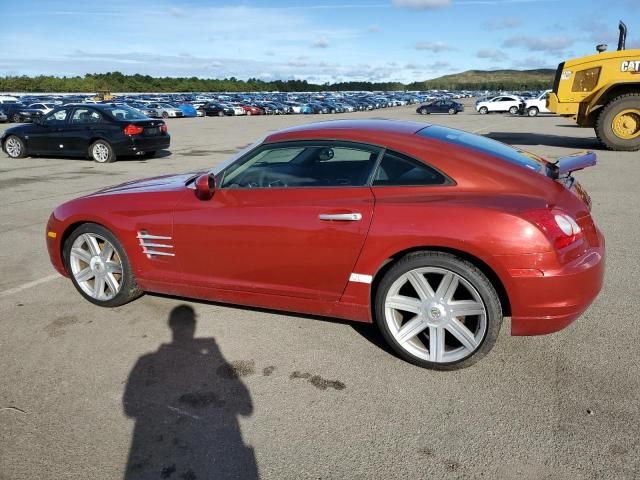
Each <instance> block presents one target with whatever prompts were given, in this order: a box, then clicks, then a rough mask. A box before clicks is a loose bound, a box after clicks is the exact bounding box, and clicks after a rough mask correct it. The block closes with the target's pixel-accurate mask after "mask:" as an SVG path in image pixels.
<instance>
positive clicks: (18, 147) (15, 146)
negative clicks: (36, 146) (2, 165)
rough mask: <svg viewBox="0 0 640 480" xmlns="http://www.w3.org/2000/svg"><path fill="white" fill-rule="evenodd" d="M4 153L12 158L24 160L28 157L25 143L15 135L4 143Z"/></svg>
mask: <svg viewBox="0 0 640 480" xmlns="http://www.w3.org/2000/svg"><path fill="white" fill-rule="evenodd" d="M4 151H5V153H6V154H7V155H9V156H10V157H11V158H24V157H25V156H26V155H27V149H26V147H25V145H24V142H23V141H22V139H21V138H19V137H16V136H15V135H11V136H10V137H9V138H7V139H6V140H5V141H4Z"/></svg>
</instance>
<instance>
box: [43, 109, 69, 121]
mask: <svg viewBox="0 0 640 480" xmlns="http://www.w3.org/2000/svg"><path fill="white" fill-rule="evenodd" d="M67 115H69V109H67V108H63V109H62V110H58V111H57V112H53V113H50V114H49V115H47V116H46V117H45V118H44V123H46V124H47V125H61V124H63V123H64V122H65V120H66V119H67Z"/></svg>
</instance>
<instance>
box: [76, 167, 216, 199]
mask: <svg viewBox="0 0 640 480" xmlns="http://www.w3.org/2000/svg"><path fill="white" fill-rule="evenodd" d="M201 173H205V172H200V171H197V172H188V173H178V174H175V175H163V176H160V177H152V178H145V179H142V180H133V181H131V182H125V183H121V184H119V185H114V186H112V187H107V188H103V189H102V190H98V191H97V192H95V193H92V194H91V195H88V196H89V197H93V196H101V195H118V194H125V193H126V194H130V193H149V192H168V191H177V190H183V189H184V188H186V184H187V182H188V181H189V180H191V179H193V178H194V177H196V176H197V175H199V174H201Z"/></svg>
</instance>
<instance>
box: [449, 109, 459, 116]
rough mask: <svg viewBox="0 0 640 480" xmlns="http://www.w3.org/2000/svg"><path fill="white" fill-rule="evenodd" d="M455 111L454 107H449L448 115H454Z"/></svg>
mask: <svg viewBox="0 0 640 480" xmlns="http://www.w3.org/2000/svg"><path fill="white" fill-rule="evenodd" d="M456 113H457V112H456V109H455V108H450V109H449V115H455V114H456Z"/></svg>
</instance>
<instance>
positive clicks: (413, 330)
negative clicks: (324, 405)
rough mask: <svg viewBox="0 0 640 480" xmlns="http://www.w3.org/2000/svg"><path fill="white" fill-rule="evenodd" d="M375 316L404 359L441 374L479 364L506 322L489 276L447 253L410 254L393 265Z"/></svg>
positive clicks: (378, 295) (381, 286)
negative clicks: (503, 321)
mask: <svg viewBox="0 0 640 480" xmlns="http://www.w3.org/2000/svg"><path fill="white" fill-rule="evenodd" d="M374 313H375V321H376V323H377V325H378V327H379V329H380V331H381V332H382V335H383V336H384V338H385V339H386V341H387V342H388V343H389V345H390V346H391V348H393V350H395V352H396V353H397V354H398V355H399V356H400V357H401V358H403V359H405V360H407V361H409V362H411V363H413V364H415V365H418V366H421V367H425V368H431V369H436V370H453V369H458V368H464V367H468V366H469V365H472V364H474V363H475V362H477V361H478V360H479V359H480V358H482V357H483V356H484V355H486V354H487V353H488V352H489V351H490V350H491V348H492V347H493V345H494V343H495V341H496V339H497V337H498V333H499V331H500V326H501V324H502V309H501V306H500V300H499V298H498V295H497V293H496V291H495V289H494V287H493V285H492V284H491V282H490V281H489V280H488V279H487V277H486V276H485V275H484V274H483V273H482V271H480V270H479V269H478V268H477V267H476V266H475V265H473V264H472V263H470V262H468V261H466V260H463V259H461V258H458V257H456V256H454V255H451V254H448V253H442V252H416V253H411V254H409V255H407V256H405V257H404V258H402V259H401V260H399V261H398V262H397V263H396V264H395V265H393V266H392V267H391V268H390V269H389V270H388V271H387V272H386V273H385V275H384V277H383V278H382V280H381V282H380V284H379V285H378V287H377V290H376V297H375V310H374Z"/></svg>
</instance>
